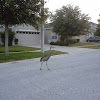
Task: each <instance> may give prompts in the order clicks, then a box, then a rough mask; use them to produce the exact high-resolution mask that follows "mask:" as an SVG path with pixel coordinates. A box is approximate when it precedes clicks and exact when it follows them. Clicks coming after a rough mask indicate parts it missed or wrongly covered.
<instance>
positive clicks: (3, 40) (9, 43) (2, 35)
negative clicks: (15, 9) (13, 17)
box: [0, 29, 15, 46]
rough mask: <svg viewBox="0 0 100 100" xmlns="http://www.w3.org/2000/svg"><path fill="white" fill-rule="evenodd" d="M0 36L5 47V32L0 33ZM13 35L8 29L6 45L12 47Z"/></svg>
mask: <svg viewBox="0 0 100 100" xmlns="http://www.w3.org/2000/svg"><path fill="white" fill-rule="evenodd" d="M0 35H1V40H2V42H3V43H4V45H5V32H0ZM14 35H15V33H14V32H13V31H12V30H11V29H8V45H9V46H11V45H12V40H13V37H14Z"/></svg>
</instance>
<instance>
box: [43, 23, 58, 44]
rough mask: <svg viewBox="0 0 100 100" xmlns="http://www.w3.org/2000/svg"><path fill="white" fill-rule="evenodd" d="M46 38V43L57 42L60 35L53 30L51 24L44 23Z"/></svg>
mask: <svg viewBox="0 0 100 100" xmlns="http://www.w3.org/2000/svg"><path fill="white" fill-rule="evenodd" d="M44 40H45V44H48V43H50V42H56V41H58V40H59V36H58V35H57V34H56V33H54V32H53V31H52V27H51V25H50V24H45V25H44Z"/></svg>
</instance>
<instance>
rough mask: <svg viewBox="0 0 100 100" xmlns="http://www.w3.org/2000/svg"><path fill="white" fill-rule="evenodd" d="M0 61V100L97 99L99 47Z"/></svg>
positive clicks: (99, 81) (99, 92) (99, 84)
mask: <svg viewBox="0 0 100 100" xmlns="http://www.w3.org/2000/svg"><path fill="white" fill-rule="evenodd" d="M40 66H41V63H40V58H36V59H30V60H23V61H13V62H8V63H1V64H0V100H100V49H99V50H94V51H87V52H79V53H73V54H63V55H57V56H52V57H51V58H50V59H49V61H48V66H49V68H50V70H47V67H46V64H45V63H44V64H43V69H42V70H39V69H40Z"/></svg>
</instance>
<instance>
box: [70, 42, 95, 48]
mask: <svg viewBox="0 0 100 100" xmlns="http://www.w3.org/2000/svg"><path fill="white" fill-rule="evenodd" d="M85 45H95V44H93V43H80V42H79V43H75V44H70V45H69V47H74V46H85Z"/></svg>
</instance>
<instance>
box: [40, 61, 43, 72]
mask: <svg viewBox="0 0 100 100" xmlns="http://www.w3.org/2000/svg"><path fill="white" fill-rule="evenodd" d="M42 64H43V62H41V67H40V70H42Z"/></svg>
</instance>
